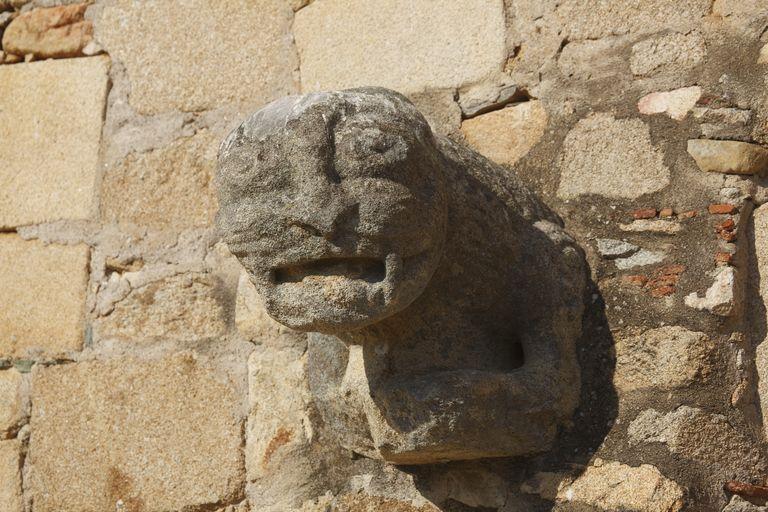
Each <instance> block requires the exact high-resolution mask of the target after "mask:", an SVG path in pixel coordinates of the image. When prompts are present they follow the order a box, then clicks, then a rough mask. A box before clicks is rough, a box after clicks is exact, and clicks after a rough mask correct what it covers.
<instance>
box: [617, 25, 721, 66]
mask: <svg viewBox="0 0 768 512" xmlns="http://www.w3.org/2000/svg"><path fill="white" fill-rule="evenodd" d="M706 53H707V52H706V46H705V45H704V38H703V37H702V36H701V34H699V33H698V32H691V33H689V34H680V33H667V34H662V35H658V36H652V37H651V38H649V39H646V40H644V41H640V42H639V43H637V44H635V45H634V46H633V47H632V55H631V57H630V60H629V67H630V69H631V70H632V73H633V74H634V75H641V76H648V75H653V74H656V73H659V72H668V73H680V72H683V71H687V70H689V69H691V68H693V67H694V66H697V65H698V64H700V63H701V62H703V61H704V57H705V56H706Z"/></svg>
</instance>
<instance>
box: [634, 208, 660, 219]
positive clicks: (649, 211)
mask: <svg viewBox="0 0 768 512" xmlns="http://www.w3.org/2000/svg"><path fill="white" fill-rule="evenodd" d="M657 213H658V212H657V211H656V208H640V209H639V210H635V211H633V212H632V218H634V219H655V218H656V215H657Z"/></svg>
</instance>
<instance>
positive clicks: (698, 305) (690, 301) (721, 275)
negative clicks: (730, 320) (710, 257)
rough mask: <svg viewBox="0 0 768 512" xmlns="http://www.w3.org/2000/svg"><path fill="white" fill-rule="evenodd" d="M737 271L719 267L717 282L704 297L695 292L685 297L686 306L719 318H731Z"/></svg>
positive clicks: (716, 275)
mask: <svg viewBox="0 0 768 512" xmlns="http://www.w3.org/2000/svg"><path fill="white" fill-rule="evenodd" d="M735 282H736V270H735V269H734V268H733V267H719V268H718V270H717V271H716V274H715V282H714V283H713V284H712V286H710V287H709V289H707V291H706V292H705V294H704V296H703V297H700V296H699V295H698V294H697V293H696V292H693V293H691V294H689V295H686V297H685V305H686V306H688V307H691V308H694V309H698V310H701V311H709V312H710V313H713V314H715V315H719V316H730V315H731V314H732V313H733V311H734V286H735Z"/></svg>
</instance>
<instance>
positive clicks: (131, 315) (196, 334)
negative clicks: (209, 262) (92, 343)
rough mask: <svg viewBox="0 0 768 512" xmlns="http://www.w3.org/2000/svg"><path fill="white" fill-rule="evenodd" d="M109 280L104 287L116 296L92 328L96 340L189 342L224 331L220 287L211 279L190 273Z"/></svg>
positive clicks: (220, 284)
mask: <svg viewBox="0 0 768 512" xmlns="http://www.w3.org/2000/svg"><path fill="white" fill-rule="evenodd" d="M113 276H115V277H114V278H113V281H115V282H111V283H109V285H108V286H110V287H111V288H113V289H115V290H116V291H119V292H118V293H119V294H118V295H117V296H116V297H115V299H114V302H113V303H112V305H111V308H110V310H108V311H104V312H101V313H102V314H103V315H104V316H102V317H101V318H99V319H98V320H97V321H96V322H95V324H94V332H95V334H96V337H97V338H119V339H123V340H130V341H132V342H139V343H140V342H148V341H155V340H156V341H161V340H180V341H192V340H198V339H206V338H215V337H216V336H220V335H222V334H223V333H224V332H225V331H226V329H227V320H226V318H227V313H226V300H225V294H224V290H223V285H222V283H221V282H220V281H219V280H218V279H217V278H216V277H215V276H212V275H210V274H206V273H202V272H190V273H180V274H176V275H172V276H169V277H165V278H161V279H156V280H155V279H152V280H149V281H146V280H144V279H142V276H141V274H138V275H137V274H132V273H128V274H124V275H123V276H122V277H118V276H117V274H113ZM107 293H108V292H107Z"/></svg>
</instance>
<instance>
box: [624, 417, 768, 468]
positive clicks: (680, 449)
mask: <svg viewBox="0 0 768 512" xmlns="http://www.w3.org/2000/svg"><path fill="white" fill-rule="evenodd" d="M627 433H628V435H629V442H630V445H639V444H643V443H664V444H665V445H666V446H667V447H668V448H669V451H671V452H672V453H674V454H677V455H678V456H681V457H685V458H688V459H692V460H693V461H696V462H698V463H701V464H705V465H707V466H708V467H709V468H712V469H716V470H718V471H720V472H725V473H726V474H729V475H738V477H739V478H746V477H748V475H749V474H750V473H752V472H756V473H762V472H764V471H765V469H766V460H765V458H764V456H763V455H762V453H761V450H760V448H759V445H757V444H756V443H755V442H754V441H753V440H752V439H750V438H749V437H748V435H745V434H748V433H747V432H745V431H744V430H742V429H737V428H734V426H732V425H731V424H730V422H729V421H728V418H726V417H725V416H722V415H720V414H709V413H706V412H704V411H702V410H701V409H696V408H694V407H689V406H687V405H683V406H681V407H678V408H677V409H676V410H674V411H672V412H669V413H666V414H664V413H662V412H659V411H656V410H654V409H648V410H645V411H643V412H641V413H640V414H638V416H637V418H635V419H634V420H633V421H632V423H630V425H629V429H628V431H627Z"/></svg>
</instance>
